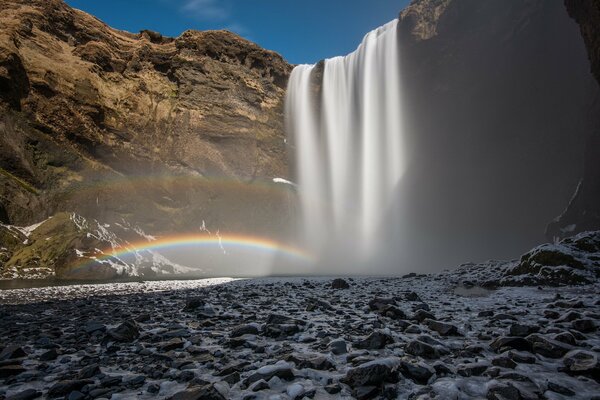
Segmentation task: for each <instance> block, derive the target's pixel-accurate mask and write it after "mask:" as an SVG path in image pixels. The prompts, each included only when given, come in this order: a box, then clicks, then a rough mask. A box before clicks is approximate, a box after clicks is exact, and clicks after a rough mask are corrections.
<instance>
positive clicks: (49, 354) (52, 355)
mask: <svg viewBox="0 0 600 400" xmlns="http://www.w3.org/2000/svg"><path fill="white" fill-rule="evenodd" d="M57 357H58V352H57V351H56V349H50V350H48V351H46V352H44V353H42V354H41V355H40V361H54V360H56V358H57Z"/></svg>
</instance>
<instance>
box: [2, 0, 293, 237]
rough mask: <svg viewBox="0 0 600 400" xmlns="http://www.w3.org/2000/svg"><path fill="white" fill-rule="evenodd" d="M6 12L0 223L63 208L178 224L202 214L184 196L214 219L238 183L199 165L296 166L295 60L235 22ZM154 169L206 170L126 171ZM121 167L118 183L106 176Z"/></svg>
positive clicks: (11, 0) (6, 4)
mask: <svg viewBox="0 0 600 400" xmlns="http://www.w3.org/2000/svg"><path fill="white" fill-rule="evenodd" d="M0 24H1V25H2V31H1V32H0V210H1V212H0V219H1V220H3V221H4V222H10V223H13V224H20V225H24V224H28V223H33V222H37V221H39V220H41V219H43V218H44V217H46V216H49V215H52V214H54V213H55V212H58V211H62V210H67V211H79V212H81V213H82V214H85V215H88V216H93V217H102V218H104V219H108V220H111V219H115V218H118V217H122V216H135V217H137V218H138V222H140V223H141V224H142V225H145V226H146V227H149V228H150V229H155V228H156V227H158V226H161V225H163V226H164V229H166V230H168V229H172V228H177V227H179V228H180V226H178V224H181V221H185V222H189V224H190V225H196V223H197V222H199V221H197V218H196V219H194V218H192V220H190V218H189V215H187V214H186V211H185V210H186V209H188V208H189V209H195V210H194V211H198V208H202V209H204V211H205V212H204V216H203V218H204V219H207V220H210V219H211V218H214V220H215V221H216V220H217V219H218V218H217V217H216V216H214V215H213V217H211V211H210V210H211V206H210V205H207V203H209V202H210V201H211V199H212V200H215V199H219V198H220V197H223V196H225V197H227V196H228V195H224V194H223V193H224V192H223V191H222V190H221V189H220V188H218V187H212V188H211V189H210V190H209V189H207V185H208V183H207V182H206V181H205V180H203V178H226V179H228V180H230V181H232V182H233V183H234V184H240V186H244V185H241V183H252V182H257V181H261V180H270V179H271V178H273V177H285V176H287V160H286V155H285V144H284V132H283V116H282V109H283V104H282V102H283V95H284V92H285V86H286V83H287V78H288V75H289V73H290V71H291V68H292V67H291V66H290V65H289V64H288V63H287V62H286V61H285V60H283V58H282V57H281V56H280V55H278V54H276V53H274V52H271V51H267V50H264V49H262V48H260V47H259V46H257V45H256V44H254V43H252V42H249V41H247V40H245V39H243V38H241V37H239V36H237V35H235V34H233V33H231V32H227V31H208V32H197V31H187V32H184V33H183V34H182V35H181V36H180V37H178V38H166V37H163V36H162V35H160V34H159V33H156V32H151V31H142V32H141V33H140V34H131V33H127V32H123V31H118V30H115V29H112V28H110V27H108V26H106V25H105V24H103V23H102V22H101V21H99V20H97V19H95V18H94V17H92V16H90V15H88V14H85V13H83V12H81V11H78V10H74V9H72V8H70V7H68V6H67V5H66V4H64V3H63V2H62V1H60V0H50V1H47V0H37V1H25V0H7V1H3V2H2V4H1V5H0ZM148 176H152V177H157V176H158V177H164V176H193V177H196V178H197V180H199V181H201V183H200V184H199V185H192V187H188V188H187V189H186V190H181V188H179V189H178V188H177V187H175V186H177V185H174V184H173V183H172V182H170V183H166V182H165V181H164V180H161V179H157V180H155V181H154V182H153V183H152V184H149V185H146V186H147V187H144V188H140V185H138V184H136V183H134V182H127V179H124V177H127V178H132V177H133V179H134V180H137V179H138V178H139V177H148ZM114 180H119V181H121V183H120V189H118V190H115V189H114V185H111V184H106V182H112V181H114ZM123 181H124V182H123ZM102 182H105V183H104V184H103V183H102ZM95 186H103V188H102V189H98V188H97V187H95ZM244 190H246V188H245V186H244ZM252 190H254V189H252ZM226 192H227V191H226ZM230 192H231V193H234V192H236V191H235V190H230ZM239 196H240V193H239V192H237V193H235V194H231V196H230V197H234V198H239ZM251 197H252V196H251ZM259 197H260V196H259ZM264 197H266V196H263V198H261V200H260V201H259V203H261V202H264ZM270 197H272V196H270ZM190 211H191V210H190ZM215 213H218V212H214V211H213V212H212V214H215ZM234 213H235V211H234ZM135 214H138V215H135ZM150 214H152V215H154V216H153V217H152V218H150V217H146V218H142V217H143V215H146V216H148V215H150ZM173 220H175V221H174V222H172V221H173ZM207 222H208V221H207ZM254 222H256V221H253V222H251V223H249V225H251V224H253V223H254ZM184 225H185V224H184ZM225 225H227V223H225Z"/></svg>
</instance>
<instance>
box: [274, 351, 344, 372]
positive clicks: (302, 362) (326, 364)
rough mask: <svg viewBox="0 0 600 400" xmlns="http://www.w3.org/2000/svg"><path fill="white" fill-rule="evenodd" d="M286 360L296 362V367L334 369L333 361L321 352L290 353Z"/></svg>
mask: <svg viewBox="0 0 600 400" xmlns="http://www.w3.org/2000/svg"><path fill="white" fill-rule="evenodd" d="M286 361H289V362H293V363H294V364H296V368H298V369H302V368H311V369H316V370H332V369H335V365H334V363H333V362H332V361H331V360H330V359H329V358H327V357H325V356H323V355H321V354H314V353H313V354H304V353H293V354H290V355H289V356H288V357H287V358H286Z"/></svg>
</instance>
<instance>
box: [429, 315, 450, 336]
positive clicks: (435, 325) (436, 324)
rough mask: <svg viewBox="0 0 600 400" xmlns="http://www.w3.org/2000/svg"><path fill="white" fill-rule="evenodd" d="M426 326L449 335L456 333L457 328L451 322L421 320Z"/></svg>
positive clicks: (441, 333)
mask: <svg viewBox="0 0 600 400" xmlns="http://www.w3.org/2000/svg"><path fill="white" fill-rule="evenodd" d="M423 323H424V324H425V325H427V327H428V328H429V329H431V330H433V331H436V332H437V333H439V334H440V335H442V336H451V335H457V334H458V328H457V327H456V326H454V325H452V324H447V323H445V322H441V321H436V320H433V319H426V320H424V321H423Z"/></svg>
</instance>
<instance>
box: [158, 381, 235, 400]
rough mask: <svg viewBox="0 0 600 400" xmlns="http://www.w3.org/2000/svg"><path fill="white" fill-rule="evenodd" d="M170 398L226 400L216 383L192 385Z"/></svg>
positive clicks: (179, 399) (175, 399) (172, 399)
mask: <svg viewBox="0 0 600 400" xmlns="http://www.w3.org/2000/svg"><path fill="white" fill-rule="evenodd" d="M169 400H226V398H225V397H224V396H223V395H222V394H221V393H220V392H219V391H218V390H217V389H216V388H215V386H214V385H210V384H209V385H204V386H199V387H191V388H187V389H185V390H182V391H180V392H177V393H175V394H174V395H173V396H171V397H169Z"/></svg>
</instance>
